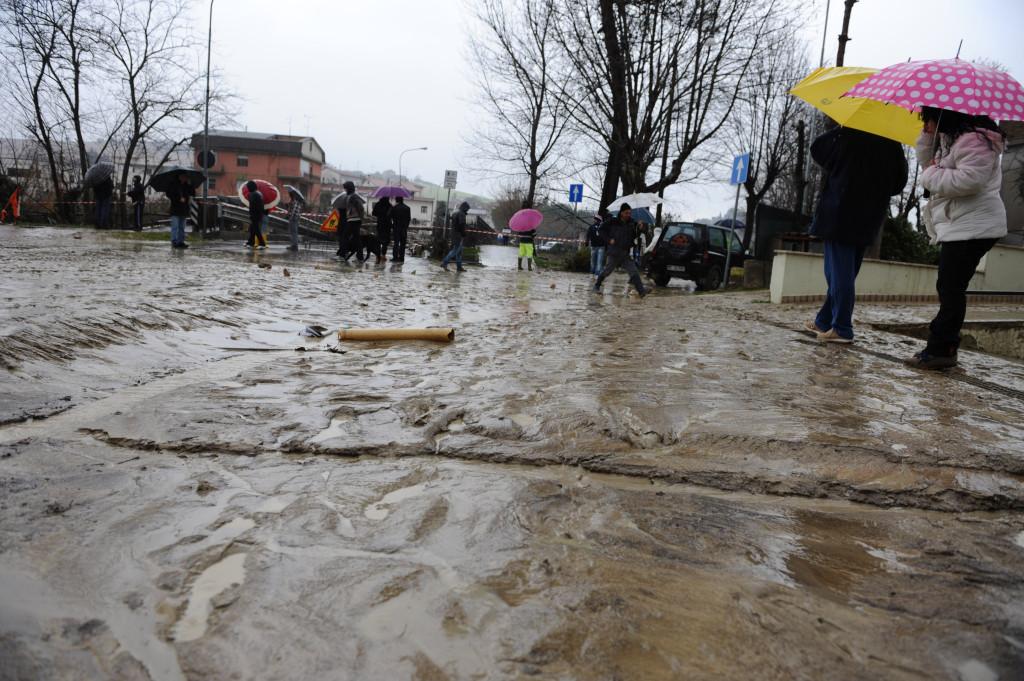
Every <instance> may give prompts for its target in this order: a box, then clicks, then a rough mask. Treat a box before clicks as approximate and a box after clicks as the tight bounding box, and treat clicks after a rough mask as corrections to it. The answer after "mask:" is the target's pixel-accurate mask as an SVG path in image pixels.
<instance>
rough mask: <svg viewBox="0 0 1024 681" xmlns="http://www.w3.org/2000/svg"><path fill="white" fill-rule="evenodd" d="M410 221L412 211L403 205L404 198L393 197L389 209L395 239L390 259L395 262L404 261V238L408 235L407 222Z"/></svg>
mask: <svg viewBox="0 0 1024 681" xmlns="http://www.w3.org/2000/svg"><path fill="white" fill-rule="evenodd" d="M410 222H412V211H411V210H409V206H407V205H405V199H403V198H402V197H401V196H399V197H396V198H395V205H394V207H392V209H391V229H392V232H393V236H394V239H395V246H394V250H393V251H392V252H391V259H392V260H394V261H395V262H405V240H406V239H407V238H408V236H409V223H410Z"/></svg>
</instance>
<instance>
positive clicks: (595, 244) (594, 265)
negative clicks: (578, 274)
mask: <svg viewBox="0 0 1024 681" xmlns="http://www.w3.org/2000/svg"><path fill="white" fill-rule="evenodd" d="M607 216H608V211H606V210H605V209H604V208H602V209H601V210H599V211H598V212H597V213H596V214H595V215H594V221H593V222H592V223H590V227H588V228H587V246H589V247H590V273H591V274H592V275H594V276H595V277H596V276H597V275H599V274H601V271H602V270H604V253H605V246H606V244H605V240H604V235H603V234H602V233H601V225H603V224H604V221H605V219H606V218H607Z"/></svg>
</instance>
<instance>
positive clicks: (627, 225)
mask: <svg viewBox="0 0 1024 681" xmlns="http://www.w3.org/2000/svg"><path fill="white" fill-rule="evenodd" d="M601 234H602V235H603V236H604V238H605V243H607V244H608V252H609V253H620V254H621V253H629V251H630V249H631V248H632V247H633V241H634V240H635V239H636V225H635V224H634V223H633V221H632V220H630V221H629V222H623V221H622V220H620V219H619V216H618V215H616V216H615V217H613V218H609V219H608V220H606V221H605V223H604V224H603V225H601Z"/></svg>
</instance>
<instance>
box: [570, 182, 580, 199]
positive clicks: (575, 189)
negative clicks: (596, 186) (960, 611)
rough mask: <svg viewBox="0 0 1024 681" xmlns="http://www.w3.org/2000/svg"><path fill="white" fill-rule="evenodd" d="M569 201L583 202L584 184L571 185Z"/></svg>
mask: <svg viewBox="0 0 1024 681" xmlns="http://www.w3.org/2000/svg"><path fill="white" fill-rule="evenodd" d="M569 203H583V185H582V184H570V185H569Z"/></svg>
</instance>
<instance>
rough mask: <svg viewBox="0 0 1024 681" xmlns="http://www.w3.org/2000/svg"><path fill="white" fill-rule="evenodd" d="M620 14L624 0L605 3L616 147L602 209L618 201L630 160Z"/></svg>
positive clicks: (604, 29)
mask: <svg viewBox="0 0 1024 681" xmlns="http://www.w3.org/2000/svg"><path fill="white" fill-rule="evenodd" d="M616 12H619V13H620V14H622V15H625V2H624V0H601V34H602V36H603V38H604V49H605V54H606V55H607V59H608V86H609V89H610V90H611V99H612V120H611V123H612V134H611V147H612V148H611V149H610V150H609V154H608V170H607V171H606V173H605V177H604V187H603V189H602V191H601V207H602V208H603V207H605V206H607V205H608V204H609V203H611V202H612V201H613V200H614V199H615V192H616V191H617V190H618V184H619V176H620V175H622V173H623V171H624V168H623V167H622V165H623V163H624V162H625V161H626V148H625V145H626V140H627V139H629V111H628V109H627V106H628V102H627V95H626V62H625V59H624V57H623V55H622V44H621V42H620V41H619V32H618V25H617V22H616V19H615V17H616ZM623 180H625V177H623Z"/></svg>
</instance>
